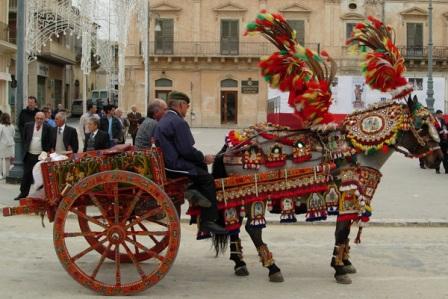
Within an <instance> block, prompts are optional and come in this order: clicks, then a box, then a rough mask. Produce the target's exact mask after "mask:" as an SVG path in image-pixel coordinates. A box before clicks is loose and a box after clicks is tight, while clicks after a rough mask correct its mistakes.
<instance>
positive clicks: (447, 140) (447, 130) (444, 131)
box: [435, 110, 448, 173]
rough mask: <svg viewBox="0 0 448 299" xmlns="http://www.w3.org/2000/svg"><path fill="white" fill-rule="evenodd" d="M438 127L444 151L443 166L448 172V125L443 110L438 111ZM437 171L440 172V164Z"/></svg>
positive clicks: (441, 146) (441, 147)
mask: <svg viewBox="0 0 448 299" xmlns="http://www.w3.org/2000/svg"><path fill="white" fill-rule="evenodd" d="M435 116H436V121H437V124H436V127H437V131H438V133H439V136H440V149H441V150H442V153H443V160H442V163H443V168H445V173H448V126H447V124H446V121H445V119H444V118H443V112H442V110H437V111H436V115H435ZM436 172H437V173H440V166H439V167H437V168H436Z"/></svg>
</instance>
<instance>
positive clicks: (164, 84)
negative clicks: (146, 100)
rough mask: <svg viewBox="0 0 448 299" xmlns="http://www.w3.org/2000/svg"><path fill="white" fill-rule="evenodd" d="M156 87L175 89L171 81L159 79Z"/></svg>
mask: <svg viewBox="0 0 448 299" xmlns="http://www.w3.org/2000/svg"><path fill="white" fill-rule="evenodd" d="M156 87H173V81H171V80H170V79H158V80H156Z"/></svg>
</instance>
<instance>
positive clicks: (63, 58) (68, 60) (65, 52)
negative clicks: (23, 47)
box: [40, 41, 76, 64]
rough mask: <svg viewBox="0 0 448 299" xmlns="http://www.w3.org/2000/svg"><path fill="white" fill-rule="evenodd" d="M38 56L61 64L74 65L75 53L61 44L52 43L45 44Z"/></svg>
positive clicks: (72, 49) (71, 48)
mask: <svg viewBox="0 0 448 299" xmlns="http://www.w3.org/2000/svg"><path fill="white" fill-rule="evenodd" d="M40 56H42V57H45V58H46V59H48V60H50V61H54V62H56V63H61V64H75V63H76V51H75V49H74V48H73V47H69V46H66V45H64V44H62V43H59V42H56V41H53V42H49V43H47V44H46V45H45V46H44V47H43V48H42V52H41V54H40Z"/></svg>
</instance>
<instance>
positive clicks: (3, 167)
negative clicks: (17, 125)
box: [0, 113, 15, 179]
mask: <svg viewBox="0 0 448 299" xmlns="http://www.w3.org/2000/svg"><path fill="white" fill-rule="evenodd" d="M14 134H15V129H14V126H13V125H11V116H9V114H8V113H2V115H1V116H0V179H3V178H5V177H6V176H8V174H9V168H10V166H11V159H12V158H13V157H14Z"/></svg>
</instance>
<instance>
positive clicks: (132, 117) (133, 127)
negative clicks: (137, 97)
mask: <svg viewBox="0 0 448 299" xmlns="http://www.w3.org/2000/svg"><path fill="white" fill-rule="evenodd" d="M141 118H142V114H141V113H140V112H138V111H137V106H135V105H132V106H131V112H129V113H128V120H129V134H131V136H132V145H135V137H136V136H137V130H138V121H139V120H140V119H141Z"/></svg>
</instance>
